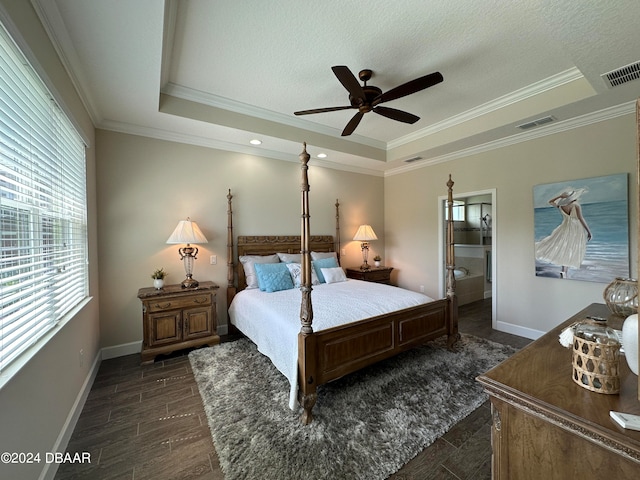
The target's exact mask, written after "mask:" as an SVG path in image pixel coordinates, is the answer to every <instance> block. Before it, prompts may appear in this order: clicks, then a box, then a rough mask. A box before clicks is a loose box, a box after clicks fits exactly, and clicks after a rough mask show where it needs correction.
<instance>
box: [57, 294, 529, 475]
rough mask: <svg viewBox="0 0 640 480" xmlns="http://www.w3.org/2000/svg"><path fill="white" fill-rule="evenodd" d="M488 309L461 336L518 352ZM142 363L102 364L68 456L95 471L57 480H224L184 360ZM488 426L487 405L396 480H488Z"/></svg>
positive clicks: (471, 316) (472, 317) (470, 309)
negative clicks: (86, 459) (80, 457)
mask: <svg viewBox="0 0 640 480" xmlns="http://www.w3.org/2000/svg"><path fill="white" fill-rule="evenodd" d="M490 309H491V300H490V299H489V300H484V301H480V302H475V303H473V304H470V305H465V306H462V307H460V331H461V332H463V333H471V334H474V335H477V336H481V337H485V338H489V339H491V340H494V341H497V342H501V343H504V344H509V345H513V346H515V347H518V348H519V347H522V346H524V345H526V344H527V343H529V340H527V339H524V338H521V337H516V336H513V335H508V334H504V333H501V332H496V331H493V330H492V329H491V311H490ZM139 362H140V358H139V355H129V356H126V357H120V358H116V359H111V360H105V361H104V362H102V364H101V365H100V370H99V372H98V374H97V377H96V380H95V382H94V385H93V387H92V388H91V392H90V394H89V397H88V398H87V402H86V403H85V406H84V408H83V410H82V414H81V415H80V418H79V420H78V423H77V425H76V428H75V430H74V432H73V435H72V437H71V440H70V442H69V445H68V448H67V452H70V453H72V454H73V453H76V452H79V453H81V454H82V453H83V452H89V453H90V454H91V463H90V464H86V463H85V464H62V465H61V466H60V468H59V470H58V472H57V474H56V477H55V478H56V479H57V480H67V479H80V478H83V479H84V478H86V479H91V480H102V479H104V480H107V479H109V480H125V479H127V480H143V479H154V480H173V479H185V480H187V479H197V480H221V479H223V478H224V477H223V475H222V472H221V471H220V466H219V463H218V458H217V455H216V452H215V448H214V446H213V442H212V440H211V434H210V432H209V427H208V425H207V420H206V417H205V413H204V409H203V406H202V401H201V399H200V395H199V393H198V387H197V385H196V383H195V380H194V378H193V373H192V371H191V365H190V363H189V360H188V358H187V356H186V355H185V354H179V355H176V356H172V357H169V358H163V359H157V360H156V362H155V363H154V364H152V365H147V366H140V364H139ZM490 420H491V412H490V408H489V405H488V402H487V403H485V404H484V405H483V406H481V407H480V408H478V409H477V410H476V411H475V412H473V413H472V414H471V415H469V416H468V417H467V418H465V419H464V420H462V421H460V422H459V423H458V424H457V425H455V426H454V427H453V428H452V429H451V430H450V431H449V432H447V434H445V435H444V436H443V437H442V438H440V439H438V440H437V441H436V442H435V443H434V444H433V445H431V446H429V447H428V448H426V449H425V450H424V451H423V452H422V453H420V454H419V455H418V456H417V457H416V458H414V459H413V460H412V461H411V462H409V463H408V464H407V465H405V466H404V467H403V468H402V469H401V470H400V471H399V472H398V473H396V474H395V475H393V476H392V477H391V478H393V479H394V480H405V479H406V480H409V479H415V480H427V479H434V480H439V479H450V480H451V479H456V480H462V479H474V480H479V479H483V478H487V479H488V478H490V477H491V445H490ZM248 480H254V479H248ZM256 480H257V479H256Z"/></svg>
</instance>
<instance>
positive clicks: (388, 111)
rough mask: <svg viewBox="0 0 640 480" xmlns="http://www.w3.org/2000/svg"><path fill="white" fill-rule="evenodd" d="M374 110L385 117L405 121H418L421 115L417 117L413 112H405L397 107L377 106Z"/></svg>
mask: <svg viewBox="0 0 640 480" xmlns="http://www.w3.org/2000/svg"><path fill="white" fill-rule="evenodd" d="M373 111H374V112H376V113H377V114H378V115H382V116H383V117H387V118H390V119H391V120H397V121H399V122H404V123H416V122H417V121H418V120H420V117H416V116H415V115H414V114H412V113H409V112H403V111H402V110H396V109H395V108H389V107H375V108H374V109H373Z"/></svg>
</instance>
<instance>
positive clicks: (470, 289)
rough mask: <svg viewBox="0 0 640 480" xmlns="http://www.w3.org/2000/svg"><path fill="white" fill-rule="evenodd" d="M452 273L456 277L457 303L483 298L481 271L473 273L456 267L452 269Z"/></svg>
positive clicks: (462, 303) (461, 303)
mask: <svg viewBox="0 0 640 480" xmlns="http://www.w3.org/2000/svg"><path fill="white" fill-rule="evenodd" d="M453 275H454V277H455V278H456V295H457V296H458V305H464V304H466V303H471V302H476V301H478V300H482V299H484V274H483V273H473V272H470V271H469V270H467V269H466V268H464V267H456V268H455V269H454V270H453Z"/></svg>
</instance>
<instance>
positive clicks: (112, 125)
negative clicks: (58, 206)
mask: <svg viewBox="0 0 640 480" xmlns="http://www.w3.org/2000/svg"><path fill="white" fill-rule="evenodd" d="M33 2H34V6H35V7H36V9H37V11H38V13H39V15H40V17H41V18H42V20H43V24H44V25H45V27H46V28H47V30H48V32H49V34H50V36H51V37H52V39H53V41H54V43H55V44H56V45H57V47H58V50H59V52H60V54H61V57H62V59H63V62H64V63H65V65H66V67H67V69H68V70H69V72H70V74H71V76H72V78H73V79H74V81H75V82H76V85H77V87H78V89H79V91H80V92H81V95H82V97H83V99H84V101H85V104H86V105H87V108H88V109H89V111H90V113H91V115H92V117H93V120H94V122H95V124H96V126H98V127H100V128H107V129H112V130H118V131H126V132H131V133H136V134H143V135H149V136H154V137H159V138H168V139H172V140H177V141H184V142H190V143H194V144H201V145H207V146H212V147H215V148H223V149H227V150H232V151H239V152H246V153H253V154H257V155H264V156H270V157H274V158H282V159H285V160H296V159H297V154H298V153H299V151H300V144H301V142H303V141H306V142H307V143H308V144H309V145H310V153H312V155H316V154H317V153H319V152H320V151H324V152H326V153H327V154H328V155H329V156H328V158H327V159H326V160H323V162H324V163H325V164H327V165H332V164H335V165H340V167H341V168H352V169H358V170H362V171H368V172H371V173H377V174H382V172H385V171H387V172H391V171H398V170H401V169H403V168H409V167H408V165H407V164H405V163H403V160H404V159H406V158H410V157H414V156H417V155H419V156H422V157H423V158H424V160H422V162H429V161H443V160H446V159H448V158H453V157H454V156H455V155H459V154H461V152H465V151H473V149H477V148H483V146H484V147H487V146H489V145H492V144H495V143H496V142H505V141H517V139H518V138H520V137H522V136H523V135H531V132H530V131H529V132H527V133H526V134H524V133H522V132H521V131H520V130H518V129H517V128H515V127H516V126H517V125H519V124H521V123H525V122H526V121H529V120H532V119H536V118H540V117H543V116H546V115H553V117H554V118H555V119H556V122H555V123H554V124H551V125H548V126H545V127H538V128H539V129H547V130H550V129H553V128H554V125H561V124H564V125H566V124H571V122H574V123H575V124H580V122H584V121H585V120H584V119H585V118H593V119H596V120H597V118H599V117H598V112H603V111H605V112H611V111H613V112H615V113H614V114H623V113H628V112H630V111H631V107H630V105H631V102H633V100H634V99H635V98H636V97H638V96H640V80H635V81H633V82H630V83H628V84H626V85H623V86H621V87H617V88H614V89H607V88H606V86H605V84H604V82H603V81H602V79H601V78H600V75H601V74H603V73H605V72H608V71H610V70H613V69H616V68H619V67H622V66H624V65H627V64H630V63H632V62H636V61H638V60H640V35H638V33H637V23H638V22H637V20H638V18H640V3H639V2H637V0H616V1H615V2H611V1H599V0H574V1H573V2H567V1H566V0H536V1H533V0H482V1H481V0H458V1H456V2H452V1H450V0H448V1H444V0H431V1H425V0H396V1H394V2H389V1H381V0H367V1H364V0H361V1H353V0H352V1H349V2H344V1H341V0H325V1H322V2H300V1H296V0H274V1H271V2H248V1H238V0H216V1H214V0H179V1H178V0H169V1H166V2H160V1H158V0H136V1H130V0H110V1H109V2H104V1H99V0H47V1H45V0H33ZM333 65H347V66H348V67H349V68H350V69H351V70H352V71H353V73H354V74H355V75H357V73H358V71H359V70H361V69H364V68H368V69H372V70H373V72H374V76H373V78H372V79H371V80H370V81H369V84H370V85H376V86H378V87H380V88H381V89H382V90H383V91H386V90H389V89H390V88H393V87H395V86H397V85H400V84H402V83H404V82H406V81H409V80H412V79H414V78H416V77H420V76H423V75H426V74H429V73H432V72H434V71H439V72H441V73H442V75H443V76H444V82H443V83H441V84H438V85H436V86H433V87H431V88H429V89H426V90H423V91H421V92H418V93H415V94H413V95H410V96H408V97H405V98H402V99H398V100H395V101H392V102H388V103H386V104H385V105H386V106H389V107H392V108H397V109H401V110H405V111H408V112H410V113H413V114H415V115H418V116H419V117H421V119H420V121H418V122H417V123H415V124H413V125H407V124H404V123H400V122H395V121H393V120H390V119H387V118H385V117H382V116H380V115H376V114H375V113H368V114H366V115H365V116H364V118H363V120H362V122H361V123H360V125H359V126H358V128H357V129H356V131H355V133H354V134H353V135H352V136H350V137H341V136H340V132H341V131H342V129H343V128H344V126H345V125H346V123H347V122H348V121H349V119H350V118H351V117H352V116H353V114H354V113H355V111H354V110H344V111H337V112H331V113H322V114H317V115H308V116H304V117H296V116H294V115H293V112H294V111H296V110H306V109H312V108H320V107H330V106H339V105H348V104H349V102H348V94H347V92H346V90H345V89H344V87H343V86H342V85H341V84H340V83H339V82H338V80H337V79H336V77H335V76H334V75H333V73H332V71H331V66H333ZM612 109H613V110H612ZM610 114H611V113H609V115H610ZM563 128H564V127H563ZM518 135H520V137H518ZM254 137H258V138H260V139H262V140H263V144H262V145H261V146H260V147H252V146H250V145H249V144H248V141H249V140H250V139H252V138H254ZM525 138H526V137H525ZM417 163H418V162H416V164H417ZM412 165H415V164H412Z"/></svg>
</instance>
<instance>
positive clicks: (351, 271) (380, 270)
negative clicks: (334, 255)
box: [347, 267, 393, 285]
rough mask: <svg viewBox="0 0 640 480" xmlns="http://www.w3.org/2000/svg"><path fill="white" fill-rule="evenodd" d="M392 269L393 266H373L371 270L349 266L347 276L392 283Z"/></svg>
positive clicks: (366, 280)
mask: <svg viewBox="0 0 640 480" xmlns="http://www.w3.org/2000/svg"><path fill="white" fill-rule="evenodd" d="M391 270H393V267H371V268H370V269H369V270H361V269H359V268H347V277H348V278H352V279H354V280H364V281H365V282H376V283H386V284H388V285H390V284H391Z"/></svg>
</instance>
